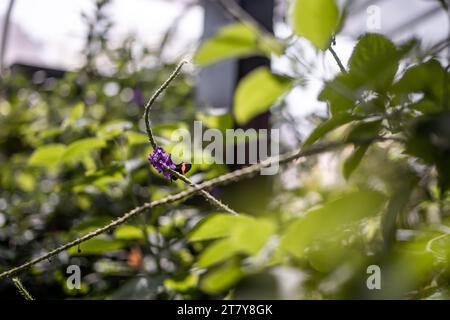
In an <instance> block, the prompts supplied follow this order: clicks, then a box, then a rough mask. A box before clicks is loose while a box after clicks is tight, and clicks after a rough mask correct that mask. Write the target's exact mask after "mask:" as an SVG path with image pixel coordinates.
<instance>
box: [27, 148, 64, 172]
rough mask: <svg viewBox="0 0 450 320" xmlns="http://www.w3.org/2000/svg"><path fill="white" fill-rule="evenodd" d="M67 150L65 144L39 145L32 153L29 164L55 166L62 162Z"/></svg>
mask: <svg viewBox="0 0 450 320" xmlns="http://www.w3.org/2000/svg"><path fill="white" fill-rule="evenodd" d="M65 151H66V146H65V145H63V144H48V145H45V146H42V147H39V148H38V149H36V150H35V151H34V152H33V154H32V155H31V157H30V159H29V161H28V164H30V165H36V166H44V167H52V166H55V165H57V164H58V163H59V162H60V160H61V158H62V156H63V154H64V153H65Z"/></svg>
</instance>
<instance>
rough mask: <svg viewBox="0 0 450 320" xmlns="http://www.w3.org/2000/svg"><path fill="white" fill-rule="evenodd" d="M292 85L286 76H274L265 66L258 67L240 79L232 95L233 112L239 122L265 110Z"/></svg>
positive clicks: (243, 121) (246, 120)
mask: <svg viewBox="0 0 450 320" xmlns="http://www.w3.org/2000/svg"><path fill="white" fill-rule="evenodd" d="M291 86H292V81H291V80H290V79H288V78H285V77H281V76H276V75H274V74H272V73H271V72H270V70H269V69H268V68H266V67H261V68H258V69H256V70H254V71H252V72H251V73H249V74H248V75H247V76H246V77H245V78H244V79H242V80H241V81H240V82H239V84H238V87H237V89H236V94H235V96H234V114H235V116H236V121H237V122H238V123H239V124H245V123H247V122H248V121H249V120H251V119H252V118H253V117H254V116H256V115H258V114H260V113H263V112H265V111H267V110H268V109H269V108H270V107H271V106H272V105H273V104H274V103H275V102H276V101H277V100H278V99H279V98H280V97H281V96H283V95H284V94H286V93H287V92H288V91H289V90H290V88H291Z"/></svg>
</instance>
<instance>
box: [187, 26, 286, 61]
mask: <svg viewBox="0 0 450 320" xmlns="http://www.w3.org/2000/svg"><path fill="white" fill-rule="evenodd" d="M283 50H284V46H283V45H282V44H281V43H280V42H279V41H278V40H277V39H276V38H274V37H271V36H267V35H259V34H258V31H257V30H255V29H253V28H252V27H251V26H250V25H247V24H243V23H240V22H238V23H233V24H230V25H227V26H225V27H222V28H221V29H220V30H219V31H218V32H217V33H216V34H215V35H214V36H212V37H211V38H209V39H207V40H206V41H204V42H203V43H202V45H201V46H200V48H199V49H198V50H197V53H196V54H195V57H194V61H195V63H197V64H199V65H202V66H206V65H209V64H213V63H216V62H219V61H221V60H225V59H230V58H238V57H241V58H242V57H247V56H250V55H267V56H270V54H271V53H274V54H277V55H280V54H281V53H282V52H283Z"/></svg>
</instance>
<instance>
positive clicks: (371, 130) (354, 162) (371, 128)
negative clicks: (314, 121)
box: [343, 120, 382, 179]
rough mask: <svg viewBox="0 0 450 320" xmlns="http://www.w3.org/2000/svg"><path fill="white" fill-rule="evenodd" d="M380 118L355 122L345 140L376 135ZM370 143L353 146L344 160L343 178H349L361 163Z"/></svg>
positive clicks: (378, 130)
mask: <svg viewBox="0 0 450 320" xmlns="http://www.w3.org/2000/svg"><path fill="white" fill-rule="evenodd" d="M381 123H382V121H381V120H375V121H369V122H360V123H358V124H356V125H355V126H354V127H353V128H352V130H351V131H350V133H349V134H348V136H347V140H352V139H370V138H372V137H376V136H378V134H379V132H380V130H381ZM369 146H370V143H364V144H358V145H356V146H355V150H353V153H352V154H351V155H350V156H349V157H348V158H347V159H346V160H345V162H344V166H343V174H344V177H345V179H349V178H350V176H351V174H352V173H353V171H355V170H356V168H357V167H358V166H359V164H360V163H361V160H362V159H363V157H364V155H365V154H366V152H367V150H368V149H369Z"/></svg>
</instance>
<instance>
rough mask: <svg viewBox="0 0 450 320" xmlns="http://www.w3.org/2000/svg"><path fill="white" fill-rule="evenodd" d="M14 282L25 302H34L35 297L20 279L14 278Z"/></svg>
mask: <svg viewBox="0 0 450 320" xmlns="http://www.w3.org/2000/svg"><path fill="white" fill-rule="evenodd" d="M12 281H13V283H14V285H15V286H16V288H17V290H19V292H20V294H21V295H22V297H23V298H24V299H25V300H34V299H33V296H32V295H31V294H30V293H29V292H28V290H27V289H26V288H25V286H24V285H23V284H22V282H21V281H20V279H19V278H17V277H15V278H12Z"/></svg>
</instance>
